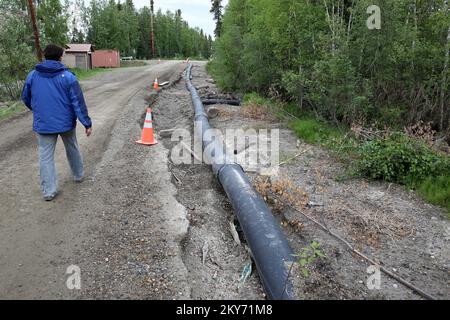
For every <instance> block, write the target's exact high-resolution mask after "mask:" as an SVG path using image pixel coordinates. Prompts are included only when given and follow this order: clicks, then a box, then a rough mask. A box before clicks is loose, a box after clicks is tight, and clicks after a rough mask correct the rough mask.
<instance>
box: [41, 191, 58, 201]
mask: <svg viewBox="0 0 450 320" xmlns="http://www.w3.org/2000/svg"><path fill="white" fill-rule="evenodd" d="M57 195H58V193H54V194H52V195H51V196H46V197H44V200H45V201H53V199H55V198H56V196H57Z"/></svg>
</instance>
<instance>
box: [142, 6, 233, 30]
mask: <svg viewBox="0 0 450 320" xmlns="http://www.w3.org/2000/svg"><path fill="white" fill-rule="evenodd" d="M154 1H155V12H156V11H158V9H160V8H161V9H162V11H163V12H165V11H167V10H170V11H172V12H175V11H176V10H178V9H181V12H182V14H181V16H182V17H183V19H184V20H185V21H187V22H188V23H189V25H190V26H191V27H199V28H201V29H203V31H205V32H206V33H207V34H210V35H211V36H213V37H214V28H215V21H214V20H213V16H212V14H211V13H210V12H209V10H210V9H211V0H154ZM133 3H134V5H135V6H136V8H142V7H144V6H147V7H149V6H150V0H133ZM222 3H223V6H224V7H225V5H226V4H227V3H228V0H223V1H222Z"/></svg>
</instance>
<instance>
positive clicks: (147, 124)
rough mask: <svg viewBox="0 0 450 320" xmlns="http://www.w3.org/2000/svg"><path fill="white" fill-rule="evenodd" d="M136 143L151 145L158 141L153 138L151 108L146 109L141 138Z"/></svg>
mask: <svg viewBox="0 0 450 320" xmlns="http://www.w3.org/2000/svg"><path fill="white" fill-rule="evenodd" d="M136 143H138V144H143V145H146V146H152V145H154V144H157V143H158V141H156V140H155V137H154V133H153V120H152V109H150V108H148V109H147V115H146V116H145V121H144V128H142V137H141V140H139V141H136Z"/></svg>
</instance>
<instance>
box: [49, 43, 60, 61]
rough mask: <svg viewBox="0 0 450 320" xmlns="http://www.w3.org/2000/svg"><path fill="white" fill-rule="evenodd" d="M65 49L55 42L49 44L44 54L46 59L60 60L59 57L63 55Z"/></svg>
mask: <svg viewBox="0 0 450 320" xmlns="http://www.w3.org/2000/svg"><path fill="white" fill-rule="evenodd" d="M63 54H64V49H63V48H61V47H60V46H57V45H55V44H49V45H48V46H46V47H45V49H44V56H45V59H46V60H55V61H59V59H60V58H61V57H62V56H63Z"/></svg>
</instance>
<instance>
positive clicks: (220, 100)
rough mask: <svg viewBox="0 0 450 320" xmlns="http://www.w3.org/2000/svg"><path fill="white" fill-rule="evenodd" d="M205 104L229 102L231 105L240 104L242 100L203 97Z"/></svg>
mask: <svg viewBox="0 0 450 320" xmlns="http://www.w3.org/2000/svg"><path fill="white" fill-rule="evenodd" d="M202 103H203V105H205V106H209V105H212V104H228V105H230V106H240V105H241V100H235V99H203V100H202Z"/></svg>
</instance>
